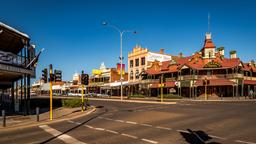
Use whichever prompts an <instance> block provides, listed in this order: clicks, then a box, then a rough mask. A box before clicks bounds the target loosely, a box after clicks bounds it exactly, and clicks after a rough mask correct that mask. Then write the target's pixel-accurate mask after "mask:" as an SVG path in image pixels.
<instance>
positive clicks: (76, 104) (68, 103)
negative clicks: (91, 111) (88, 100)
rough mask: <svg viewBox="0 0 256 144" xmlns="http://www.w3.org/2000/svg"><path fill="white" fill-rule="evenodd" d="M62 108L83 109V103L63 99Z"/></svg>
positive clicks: (76, 100)
mask: <svg viewBox="0 0 256 144" xmlns="http://www.w3.org/2000/svg"><path fill="white" fill-rule="evenodd" d="M62 106H63V107H71V108H75V107H81V106H82V101H81V99H63V100H62Z"/></svg>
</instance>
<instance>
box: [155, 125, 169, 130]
mask: <svg viewBox="0 0 256 144" xmlns="http://www.w3.org/2000/svg"><path fill="white" fill-rule="evenodd" d="M156 128H158V129H164V130H172V129H171V128H168V127H161V126H156Z"/></svg>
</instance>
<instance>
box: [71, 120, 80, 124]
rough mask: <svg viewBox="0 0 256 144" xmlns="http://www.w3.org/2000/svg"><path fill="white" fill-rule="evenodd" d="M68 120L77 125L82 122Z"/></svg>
mask: <svg viewBox="0 0 256 144" xmlns="http://www.w3.org/2000/svg"><path fill="white" fill-rule="evenodd" d="M68 122H70V123H73V124H77V125H80V124H82V123H80V122H75V121H71V120H69V121H68Z"/></svg>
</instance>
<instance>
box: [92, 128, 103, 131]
mask: <svg viewBox="0 0 256 144" xmlns="http://www.w3.org/2000/svg"><path fill="white" fill-rule="evenodd" d="M94 129H95V130H100V131H104V130H105V129H104V128H94Z"/></svg>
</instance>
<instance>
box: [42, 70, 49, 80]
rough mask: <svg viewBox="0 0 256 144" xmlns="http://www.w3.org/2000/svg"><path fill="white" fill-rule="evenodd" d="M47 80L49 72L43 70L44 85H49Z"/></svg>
mask: <svg viewBox="0 0 256 144" xmlns="http://www.w3.org/2000/svg"><path fill="white" fill-rule="evenodd" d="M47 79H48V71H47V68H45V69H43V70H42V80H43V81H44V83H47Z"/></svg>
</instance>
